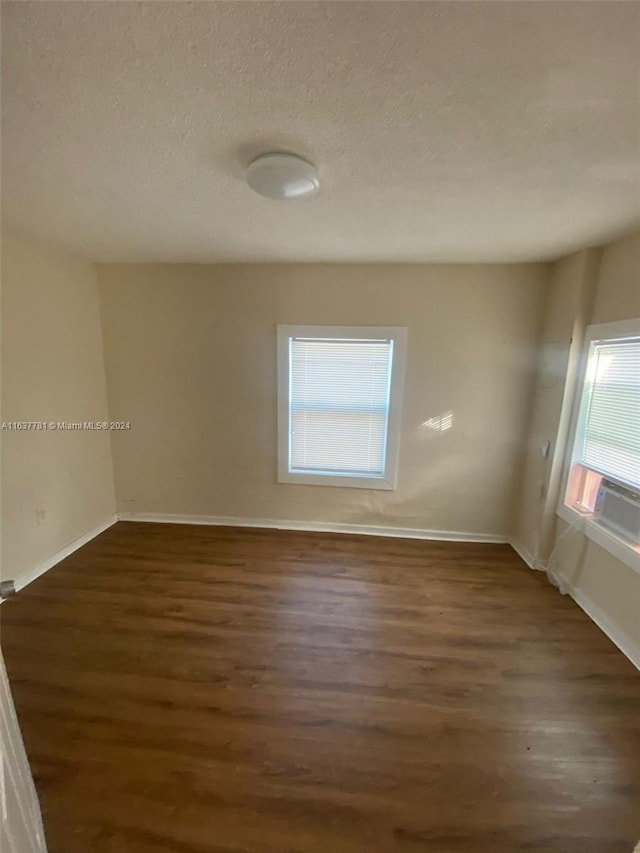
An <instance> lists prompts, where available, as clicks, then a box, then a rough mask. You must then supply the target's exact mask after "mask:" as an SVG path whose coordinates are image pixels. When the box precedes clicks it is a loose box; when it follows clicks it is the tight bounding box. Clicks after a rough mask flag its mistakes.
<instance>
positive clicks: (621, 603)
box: [517, 232, 640, 662]
mask: <svg viewBox="0 0 640 853" xmlns="http://www.w3.org/2000/svg"><path fill="white" fill-rule="evenodd" d="M638 316H640V232H637V233H636V234H633V235H631V236H630V237H627V238H625V239H623V240H620V241H618V242H616V243H612V244H611V245H609V246H607V247H605V248H604V249H603V250H602V252H598V253H596V252H593V251H590V252H580V253H577V254H576V255H572V256H571V257H570V258H567V259H565V260H563V261H561V262H559V263H558V264H556V265H555V268H554V270H553V273H552V279H551V292H550V296H549V301H548V304H547V310H546V317H545V323H544V332H543V343H542V347H541V360H540V362H539V370H538V376H537V381H536V391H535V396H534V410H533V413H532V418H531V426H530V432H529V441H528V453H527V460H526V465H525V476H524V477H523V484H522V492H521V503H520V512H519V518H518V527H517V531H518V534H517V540H518V544H519V546H520V547H521V548H522V550H523V551H524V552H525V553H527V555H528V556H529V558H530V560H531V561H532V562H535V561H536V560H538V561H540V563H541V564H542V565H544V564H546V562H547V561H548V560H549V558H551V565H552V567H553V570H554V571H555V572H556V573H557V574H558V575H559V576H560V577H561V578H562V579H563V580H564V581H565V582H566V583H567V585H568V587H569V588H570V590H571V591H572V594H573V595H574V596H575V597H576V598H577V599H578V600H579V601H580V603H581V604H582V605H583V606H584V607H585V609H587V610H588V612H590V613H591V614H592V616H593V617H594V618H596V619H597V620H598V621H599V622H600V624H601V625H603V626H604V627H606V629H607V630H608V632H609V633H610V635H611V636H615V637H616V639H617V641H618V642H619V643H620V644H621V645H622V646H623V647H624V648H625V650H626V651H627V652H628V653H629V654H630V655H631V656H633V657H634V659H635V660H636V661H637V662H640V573H638V572H637V571H634V569H632V568H630V567H629V566H627V565H625V564H624V563H622V562H620V561H619V560H617V559H615V557H613V556H612V555H611V554H610V553H609V552H608V551H606V550H604V549H603V548H601V547H600V546H599V545H597V544H595V543H594V542H593V541H591V540H590V539H587V538H586V537H584V536H583V535H582V534H581V533H579V532H573V531H568V532H567V525H566V524H565V523H564V522H562V521H560V520H559V519H557V517H556V513H555V510H556V507H557V502H558V499H559V492H560V489H559V485H560V484H559V478H558V480H555V481H554V478H553V476H552V472H553V470H554V469H558V470H559V469H561V467H562V464H563V462H564V458H565V453H564V441H565V440H566V433H567V429H568V425H569V420H570V415H571V413H572V409H573V405H574V402H575V395H574V393H573V390H574V383H575V376H576V368H577V364H576V357H577V356H578V355H579V354H580V353H581V352H582V341H581V337H582V334H583V333H584V329H585V327H586V326H587V325H591V324H594V323H607V322H612V321H616V320H626V319H630V318H632V317H638ZM572 339H573V340H572ZM544 440H551V441H552V442H554V444H555V443H556V442H557V452H556V456H555V459H554V460H553V461H550V462H548V463H547V462H544V460H542V459H541V457H540V456H539V454H538V452H537V451H538V447H539V445H540V444H541V443H542V442H543V441H544ZM562 534H564V535H563V538H562V539H559V537H560V536H561V535H562Z"/></svg>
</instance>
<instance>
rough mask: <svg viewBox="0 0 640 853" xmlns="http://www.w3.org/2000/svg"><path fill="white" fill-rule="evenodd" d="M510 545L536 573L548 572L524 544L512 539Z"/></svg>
mask: <svg viewBox="0 0 640 853" xmlns="http://www.w3.org/2000/svg"><path fill="white" fill-rule="evenodd" d="M509 545H511V547H512V548H513V550H514V551H515V552H516V554H517V555H518V556H519V557H520V559H521V560H523V561H524V562H525V563H526V564H527V566H529V568H530V569H533V570H534V571H535V572H546V570H547V568H546V566H545V565H544V564H542V563H541V562H540V561H539V560H538V559H537V558H536V557H534V556H533V554H532V553H531V551H529V549H528V548H525V547H524V545H522V543H520V542H517V541H516V540H515V539H510V540H509Z"/></svg>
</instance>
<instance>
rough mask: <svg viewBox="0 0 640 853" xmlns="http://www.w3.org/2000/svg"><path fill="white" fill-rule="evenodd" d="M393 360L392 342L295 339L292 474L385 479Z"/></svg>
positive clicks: (292, 344) (291, 391) (292, 375)
mask: <svg viewBox="0 0 640 853" xmlns="http://www.w3.org/2000/svg"><path fill="white" fill-rule="evenodd" d="M391 358H392V344H391V341H389V340H366V341H365V340H340V339H315V338H293V339H291V342H290V403H289V428H290V442H289V444H290V453H289V456H290V464H289V468H290V471H292V472H310V473H313V472H316V473H319V472H322V473H336V474H347V475H348V474H351V475H352V476H355V475H358V474H359V475H363V476H367V475H368V476H382V475H383V474H384V457H385V449H386V434H387V420H388V411H389V391H390V387H389V384H390V368H391Z"/></svg>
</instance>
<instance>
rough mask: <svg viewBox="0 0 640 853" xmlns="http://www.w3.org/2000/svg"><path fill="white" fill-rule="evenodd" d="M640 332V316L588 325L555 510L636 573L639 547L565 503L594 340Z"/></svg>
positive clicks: (638, 565) (638, 563)
mask: <svg viewBox="0 0 640 853" xmlns="http://www.w3.org/2000/svg"><path fill="white" fill-rule="evenodd" d="M639 335H640V317H637V318H634V319H632V320H620V321H618V322H613V323H598V324H595V325H593V326H589V327H588V328H587V330H586V333H585V339H584V345H583V350H582V358H581V363H580V369H579V373H578V377H577V382H576V387H575V393H574V399H573V408H572V413H571V425H570V428H569V441H568V442H567V446H566V448H567V449H566V454H565V459H564V466H563V472H562V487H561V489H560V497H559V501H558V506H557V509H556V514H557V515H558V516H560V518H562V519H563V520H564V521H566V522H567V523H568V524H576V522H578V521H579V520H581V522H582V525H583V532H584V534H585V536H587V537H588V538H589V539H591V540H592V541H593V542H595V543H596V544H597V545H599V546H600V547H601V548H604V549H605V551H608V552H609V553H610V554H612V555H613V556H614V557H616V559H618V560H620V561H621V562H622V563H624V564H625V565H627V566H629V568H632V569H634V570H635V571H636V572H640V553H639V552H638V550H637V549H636V548H634V547H633V545H631V544H630V543H629V542H627V541H626V540H625V539H622V538H621V537H620V536H616V534H615V533H613V532H612V531H611V530H609V529H608V528H606V527H604V526H603V525H601V524H598V522H597V520H596V519H594V518H593V517H592V516H591V515H590V514H588V513H581V512H578V510H576V509H574V508H573V507H570V506H567V504H565V498H566V494H567V487H568V484H569V474H570V472H571V459H572V457H573V448H574V445H575V441H576V434H577V430H578V426H579V423H578V422H579V418H580V407H581V402H582V395H583V391H584V382H585V378H586V374H587V365H588V362H589V354H590V352H591V345H592V344H593V342H594V341H604V340H615V339H616V338H629V337H637V336H639Z"/></svg>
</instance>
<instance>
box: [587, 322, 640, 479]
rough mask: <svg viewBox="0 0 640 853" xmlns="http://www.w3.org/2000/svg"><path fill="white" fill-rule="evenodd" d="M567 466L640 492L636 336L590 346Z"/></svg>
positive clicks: (638, 349) (639, 371)
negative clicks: (573, 440) (589, 471)
mask: <svg viewBox="0 0 640 853" xmlns="http://www.w3.org/2000/svg"><path fill="white" fill-rule="evenodd" d="M572 462H573V463H578V464H580V465H583V466H584V467H585V468H589V469H590V470H592V471H595V472H597V473H598V474H602V475H604V476H606V477H610V478H612V479H615V480H617V481H620V482H621V483H623V484H626V485H629V486H632V487H634V488H636V489H640V337H635V338H627V339H621V340H599V341H594V342H592V344H591V349H590V353H589V360H588V364H587V373H586V377H585V383H584V390H583V397H582V402H581V407H580V415H579V419H578V427H577V430H576V440H575V444H574V451H573V456H572Z"/></svg>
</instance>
